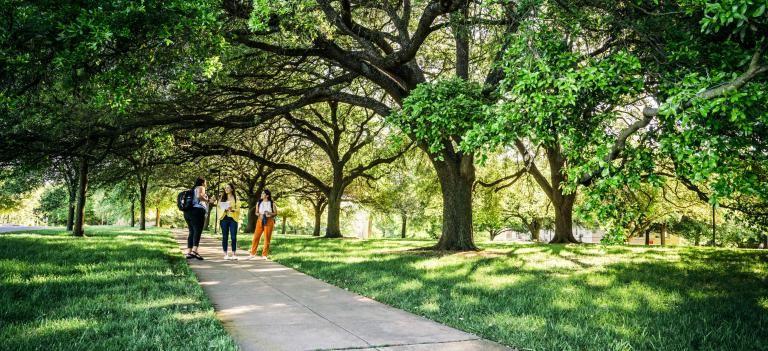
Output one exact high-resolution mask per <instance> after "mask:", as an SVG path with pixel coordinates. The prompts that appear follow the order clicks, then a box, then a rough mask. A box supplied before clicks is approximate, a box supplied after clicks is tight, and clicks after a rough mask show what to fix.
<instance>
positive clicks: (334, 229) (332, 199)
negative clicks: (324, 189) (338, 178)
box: [325, 188, 344, 238]
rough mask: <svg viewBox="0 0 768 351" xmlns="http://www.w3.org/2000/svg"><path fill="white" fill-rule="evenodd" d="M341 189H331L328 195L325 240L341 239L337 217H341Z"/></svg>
mask: <svg viewBox="0 0 768 351" xmlns="http://www.w3.org/2000/svg"><path fill="white" fill-rule="evenodd" d="M343 191H344V190H343V189H338V188H337V189H331V192H330V194H328V206H327V210H328V217H327V218H328V221H327V223H326V227H325V237H326V238H341V237H342V235H341V226H340V225H339V217H340V215H341V194H342V192H343Z"/></svg>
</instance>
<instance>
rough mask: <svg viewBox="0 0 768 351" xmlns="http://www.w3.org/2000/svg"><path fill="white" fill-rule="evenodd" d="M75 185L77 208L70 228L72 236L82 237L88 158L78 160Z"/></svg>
mask: <svg viewBox="0 0 768 351" xmlns="http://www.w3.org/2000/svg"><path fill="white" fill-rule="evenodd" d="M78 173H79V174H78V177H79V179H78V183H77V205H76V206H77V207H76V208H75V220H74V224H73V228H72V234H73V235H75V236H84V235H85V231H84V230H83V225H84V224H85V200H86V196H87V194H88V158H87V157H83V158H81V159H80V170H79V172H78Z"/></svg>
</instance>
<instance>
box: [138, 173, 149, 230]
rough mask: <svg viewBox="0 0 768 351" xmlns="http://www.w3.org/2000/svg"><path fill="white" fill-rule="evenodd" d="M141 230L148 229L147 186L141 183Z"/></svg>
mask: <svg viewBox="0 0 768 351" xmlns="http://www.w3.org/2000/svg"><path fill="white" fill-rule="evenodd" d="M139 230H147V186H146V184H142V185H139Z"/></svg>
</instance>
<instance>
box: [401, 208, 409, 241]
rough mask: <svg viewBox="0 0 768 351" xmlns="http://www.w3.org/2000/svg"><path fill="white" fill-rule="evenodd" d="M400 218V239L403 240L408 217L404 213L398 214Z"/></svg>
mask: <svg viewBox="0 0 768 351" xmlns="http://www.w3.org/2000/svg"><path fill="white" fill-rule="evenodd" d="M400 218H401V219H402V221H401V222H402V223H401V225H400V237H401V238H403V239H405V234H406V232H405V231H406V228H407V224H408V215H406V214H405V212H403V213H401V214H400Z"/></svg>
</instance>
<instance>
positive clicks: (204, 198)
mask: <svg viewBox="0 0 768 351" xmlns="http://www.w3.org/2000/svg"><path fill="white" fill-rule="evenodd" d="M206 184H207V183H206V181H205V178H203V177H197V180H195V187H194V188H193V191H194V194H195V195H194V198H193V201H192V203H193V205H192V209H190V210H189V211H186V212H184V220H186V221H187V226H188V227H189V236H187V259H190V258H196V259H198V260H202V259H203V256H200V254H199V253H197V248H198V246H200V237H201V236H202V234H203V225H204V224H205V215H206V214H207V213H208V195H206V194H205V186H206Z"/></svg>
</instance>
